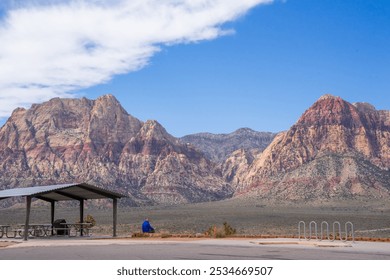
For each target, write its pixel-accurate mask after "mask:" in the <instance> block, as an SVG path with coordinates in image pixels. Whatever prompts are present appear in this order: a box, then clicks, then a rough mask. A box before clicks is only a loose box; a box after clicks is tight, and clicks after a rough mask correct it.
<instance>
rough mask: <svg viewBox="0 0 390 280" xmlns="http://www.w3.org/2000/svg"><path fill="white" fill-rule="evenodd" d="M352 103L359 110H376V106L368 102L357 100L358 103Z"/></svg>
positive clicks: (365, 111) (364, 111)
mask: <svg viewBox="0 0 390 280" xmlns="http://www.w3.org/2000/svg"><path fill="white" fill-rule="evenodd" d="M352 105H353V106H355V107H356V108H357V109H358V110H359V111H361V112H363V113H368V112H375V111H376V108H375V107H374V106H373V105H371V104H370V103H367V102H356V103H353V104H352Z"/></svg>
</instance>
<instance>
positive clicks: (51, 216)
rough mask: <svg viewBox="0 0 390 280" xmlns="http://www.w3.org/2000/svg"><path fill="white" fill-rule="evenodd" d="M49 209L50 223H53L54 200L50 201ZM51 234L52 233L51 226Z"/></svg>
mask: <svg viewBox="0 0 390 280" xmlns="http://www.w3.org/2000/svg"><path fill="white" fill-rule="evenodd" d="M50 206H51V211H50V222H51V225H53V224H54V214H55V201H52V202H50ZM51 235H54V230H53V227H51Z"/></svg>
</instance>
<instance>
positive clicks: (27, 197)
mask: <svg viewBox="0 0 390 280" xmlns="http://www.w3.org/2000/svg"><path fill="white" fill-rule="evenodd" d="M30 212H31V196H26V222H25V224H24V241H27V239H28V228H29V225H30Z"/></svg>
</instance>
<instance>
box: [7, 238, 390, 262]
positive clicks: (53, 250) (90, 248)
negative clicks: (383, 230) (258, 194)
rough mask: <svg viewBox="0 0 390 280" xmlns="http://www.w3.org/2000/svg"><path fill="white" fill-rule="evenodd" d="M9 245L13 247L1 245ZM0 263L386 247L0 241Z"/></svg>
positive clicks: (380, 246)
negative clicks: (2, 261)
mask: <svg viewBox="0 0 390 280" xmlns="http://www.w3.org/2000/svg"><path fill="white" fill-rule="evenodd" d="M4 241H5V242H11V241H13V242H14V243H8V244H9V245H8V244H7V243H4ZM0 242H3V244H6V245H8V246H5V247H0V259H1V260H390V243H384V242H361V241H359V242H341V241H334V242H330V241H306V240H304V241H299V240H297V239H279V238H278V239H244V238H238V239H227V238H226V239H225V238H224V239H204V238H199V239H197V238H193V239H149V238H139V239H137V238H116V239H114V238H69V237H63V238H48V239H30V240H28V241H21V240H17V241H16V242H15V241H14V240H11V239H9V240H4V239H3V240H1V239H0Z"/></svg>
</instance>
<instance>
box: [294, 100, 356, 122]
mask: <svg viewBox="0 0 390 280" xmlns="http://www.w3.org/2000/svg"><path fill="white" fill-rule="evenodd" d="M297 125H303V126H319V125H321V126H322V125H343V126H347V127H356V126H360V125H361V120H360V116H359V113H358V110H357V108H356V107H355V106H353V105H352V104H351V103H349V102H347V101H345V100H343V99H341V98H340V97H336V96H333V95H330V94H327V95H324V96H322V97H321V98H320V99H318V100H317V102H315V103H314V104H313V105H312V106H311V107H310V108H309V109H308V110H306V112H305V113H304V114H303V115H302V116H301V118H300V119H299V120H298V122H297Z"/></svg>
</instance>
